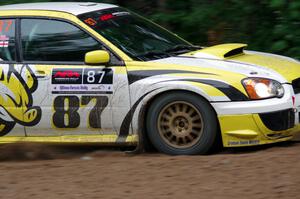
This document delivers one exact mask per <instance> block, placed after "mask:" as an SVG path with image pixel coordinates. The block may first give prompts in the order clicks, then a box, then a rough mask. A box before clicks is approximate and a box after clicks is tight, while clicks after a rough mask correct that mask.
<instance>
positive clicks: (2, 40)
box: [0, 35, 9, 48]
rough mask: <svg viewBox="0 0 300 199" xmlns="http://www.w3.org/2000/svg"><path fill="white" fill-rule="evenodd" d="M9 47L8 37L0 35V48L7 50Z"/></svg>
mask: <svg viewBox="0 0 300 199" xmlns="http://www.w3.org/2000/svg"><path fill="white" fill-rule="evenodd" d="M8 46H9V37H7V36H6V35H0V48H7V47H8Z"/></svg>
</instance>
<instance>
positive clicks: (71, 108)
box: [21, 18, 130, 141]
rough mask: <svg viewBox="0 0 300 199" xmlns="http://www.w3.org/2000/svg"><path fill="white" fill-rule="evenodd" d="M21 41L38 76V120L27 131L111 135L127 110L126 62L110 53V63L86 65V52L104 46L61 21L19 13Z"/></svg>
mask: <svg viewBox="0 0 300 199" xmlns="http://www.w3.org/2000/svg"><path fill="white" fill-rule="evenodd" d="M21 41H22V52H23V56H22V58H23V60H24V61H23V65H25V66H26V67H27V68H29V69H30V70H31V71H32V72H33V74H34V75H33V76H34V77H33V78H32V79H31V81H32V84H34V82H35V81H36V90H35V91H34V92H33V93H32V95H33V104H34V105H36V106H38V107H40V108H41V113H40V114H41V116H40V118H41V119H40V121H39V123H38V124H37V125H35V126H31V127H26V129H25V130H26V135H27V136H38V137H40V136H48V137H49V136H64V137H65V138H66V139H70V141H72V139H77V138H78V139H87V138H84V137H82V135H86V136H87V137H88V135H89V136H90V135H95V136H97V135H103V136H107V137H108V138H111V141H113V140H115V137H116V136H117V135H118V134H119V129H120V127H121V125H122V122H123V121H122V120H123V119H124V118H125V116H126V114H128V112H129V110H130V103H129V92H128V80H127V75H126V68H125V66H121V64H118V63H121V62H120V61H118V59H117V58H116V57H115V56H114V55H113V54H112V53H111V64H110V66H104V65H102V66H88V65H85V64H84V56H85V54H86V53H87V52H90V51H93V50H100V49H104V48H105V47H104V46H102V45H101V43H99V42H98V41H96V40H95V39H94V38H92V37H91V36H90V35H89V34H87V33H86V32H84V31H82V30H81V29H80V28H78V27H76V26H74V25H73V24H70V23H68V22H64V21H59V20H54V19H51V20H49V19H30V18H27V19H21ZM74 141H75V140H74ZM87 141H88V140H87ZM104 141H105V139H104ZM108 141H110V140H109V139H108Z"/></svg>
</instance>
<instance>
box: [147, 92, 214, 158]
mask: <svg viewBox="0 0 300 199" xmlns="http://www.w3.org/2000/svg"><path fill="white" fill-rule="evenodd" d="M146 129H147V135H148V137H149V139H150V142H151V143H152V144H153V146H154V147H155V148H156V149H157V150H158V151H160V152H162V153H166V154H170V155H198V154H201V155H203V154H207V153H209V152H210V151H211V150H212V148H213V147H214V146H215V142H216V141H217V138H218V137H217V136H218V129H219V128H218V122H217V117H216V114H215V112H214V110H213V108H212V107H211V105H210V104H209V103H208V102H207V101H206V100H205V99H203V98H201V97H199V96H197V95H195V94H192V93H187V92H171V93H165V94H162V95H161V96H159V97H157V98H156V99H155V100H154V101H153V102H152V103H151V105H150V107H149V109H148V113H147V116H146Z"/></svg>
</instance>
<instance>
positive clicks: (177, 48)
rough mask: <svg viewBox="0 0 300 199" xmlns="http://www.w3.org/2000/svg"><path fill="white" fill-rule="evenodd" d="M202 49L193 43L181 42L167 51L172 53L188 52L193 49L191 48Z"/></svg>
mask: <svg viewBox="0 0 300 199" xmlns="http://www.w3.org/2000/svg"><path fill="white" fill-rule="evenodd" d="M199 49H201V47H200V46H192V45H185V44H179V45H176V46H173V47H172V48H170V49H168V50H166V51H165V52H167V53H172V52H180V53H182V52H187V51H191V50H199Z"/></svg>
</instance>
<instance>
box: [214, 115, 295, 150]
mask: <svg viewBox="0 0 300 199" xmlns="http://www.w3.org/2000/svg"><path fill="white" fill-rule="evenodd" d="M219 123H220V128H221V135H222V140H223V146H224V147H241V146H254V145H261V144H270V143H276V142H282V141H287V140H290V139H292V138H293V136H294V135H295V134H296V133H297V132H300V125H299V124H298V125H295V126H293V127H292V128H288V129H286V130H280V131H274V130H270V129H269V128H268V127H267V126H266V125H265V124H264V122H263V121H262V119H261V117H260V115H259V114H244V115H227V116H225V115H223V116H219Z"/></svg>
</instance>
